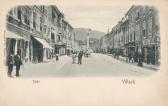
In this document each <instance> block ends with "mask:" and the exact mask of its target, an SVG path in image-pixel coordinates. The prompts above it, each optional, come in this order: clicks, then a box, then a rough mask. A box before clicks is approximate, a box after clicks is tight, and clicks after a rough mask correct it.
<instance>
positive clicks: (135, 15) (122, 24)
mask: <svg viewBox="0 0 168 106" xmlns="http://www.w3.org/2000/svg"><path fill="white" fill-rule="evenodd" d="M159 26H160V25H159V18H158V10H157V9H156V8H154V7H153V6H139V5H138V6H132V7H131V8H130V9H129V10H128V12H127V13H126V14H125V16H124V17H123V18H122V20H121V21H119V22H118V24H117V25H115V26H114V27H113V28H112V31H111V32H110V34H109V35H110V36H111V37H109V36H107V34H106V35H105V36H103V37H102V38H101V39H100V40H99V41H100V42H99V44H100V45H101V46H100V49H101V50H103V51H104V50H106V49H107V48H109V47H110V49H112V51H113V52H116V53H117V54H118V53H119V54H120V55H123V56H128V54H129V53H130V54H131V55H132V56H134V60H135V62H137V61H138V58H139V56H140V55H141V56H142V58H143V61H144V62H147V63H152V64H159V61H160V56H159V55H160V33H159V32H160V31H159ZM109 38H110V39H109ZM109 42H111V43H109ZM95 44H96V43H95ZM96 45H98V44H96ZM102 45H103V46H102Z"/></svg>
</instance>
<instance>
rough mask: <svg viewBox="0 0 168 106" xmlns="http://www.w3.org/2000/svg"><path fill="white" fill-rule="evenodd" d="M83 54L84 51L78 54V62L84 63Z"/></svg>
mask: <svg viewBox="0 0 168 106" xmlns="http://www.w3.org/2000/svg"><path fill="white" fill-rule="evenodd" d="M82 56H83V52H82V51H80V52H79V54H78V64H82Z"/></svg>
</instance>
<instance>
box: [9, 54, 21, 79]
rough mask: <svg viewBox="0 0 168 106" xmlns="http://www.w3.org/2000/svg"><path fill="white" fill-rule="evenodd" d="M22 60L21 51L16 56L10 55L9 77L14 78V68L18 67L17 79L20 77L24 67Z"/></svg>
mask: <svg viewBox="0 0 168 106" xmlns="http://www.w3.org/2000/svg"><path fill="white" fill-rule="evenodd" d="M22 64H23V63H22V60H21V56H20V53H19V51H18V52H17V54H16V55H13V54H9V56H8V59H7V65H8V76H9V77H12V71H13V66H16V77H19V71H20V66H21V65H22Z"/></svg>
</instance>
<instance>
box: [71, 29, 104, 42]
mask: <svg viewBox="0 0 168 106" xmlns="http://www.w3.org/2000/svg"><path fill="white" fill-rule="evenodd" d="M74 32H75V37H76V40H80V41H85V40H86V39H87V32H88V28H74ZM104 35H105V33H104V32H100V31H96V30H91V32H90V38H93V39H100V38H101V37H102V36H104Z"/></svg>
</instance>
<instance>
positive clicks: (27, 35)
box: [5, 5, 73, 62]
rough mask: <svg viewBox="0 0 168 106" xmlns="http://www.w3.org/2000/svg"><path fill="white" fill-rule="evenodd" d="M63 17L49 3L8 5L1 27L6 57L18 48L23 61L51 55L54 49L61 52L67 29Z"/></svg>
mask: <svg viewBox="0 0 168 106" xmlns="http://www.w3.org/2000/svg"><path fill="white" fill-rule="evenodd" d="M63 20H64V14H63V13H61V12H60V11H59V10H58V8H57V7H56V6H53V5H50V6H36V5H34V6H17V7H14V8H12V9H11V10H10V11H9V13H8V14H7V22H6V23H7V30H6V31H5V37H6V39H5V40H6V55H7V57H8V55H9V54H16V52H19V53H20V55H21V57H22V60H24V61H32V62H41V61H45V60H46V59H51V58H52V56H53V54H54V53H59V54H65V51H66V50H65V49H66V36H67V33H66V28H65V26H66V25H65V24H64V23H63ZM72 29H73V28H72ZM68 33H69V32H68ZM71 33H73V30H71Z"/></svg>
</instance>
